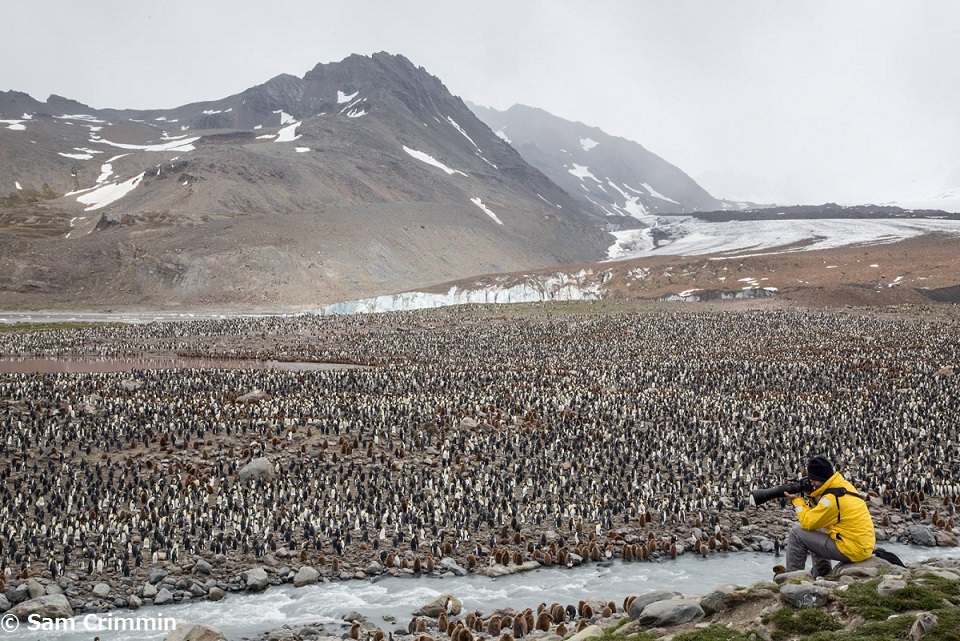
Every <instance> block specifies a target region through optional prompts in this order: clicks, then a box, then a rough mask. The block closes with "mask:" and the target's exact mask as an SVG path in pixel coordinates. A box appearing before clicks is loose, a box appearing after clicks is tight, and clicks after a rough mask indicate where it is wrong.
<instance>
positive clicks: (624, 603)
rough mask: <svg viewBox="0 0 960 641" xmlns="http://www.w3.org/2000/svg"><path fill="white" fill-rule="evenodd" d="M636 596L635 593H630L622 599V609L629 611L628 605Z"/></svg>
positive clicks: (631, 603)
mask: <svg viewBox="0 0 960 641" xmlns="http://www.w3.org/2000/svg"><path fill="white" fill-rule="evenodd" d="M636 598H637V595H636V594H631V595H630V596H628V597H627V598H626V599H624V600H623V611H624V612H629V611H630V606H631V605H633V602H634V601H635V600H636Z"/></svg>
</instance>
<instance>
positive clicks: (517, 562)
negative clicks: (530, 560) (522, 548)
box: [513, 552, 523, 565]
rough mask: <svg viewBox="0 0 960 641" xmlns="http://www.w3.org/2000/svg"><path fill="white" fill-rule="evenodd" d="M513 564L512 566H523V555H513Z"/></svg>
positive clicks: (517, 553)
mask: <svg viewBox="0 0 960 641" xmlns="http://www.w3.org/2000/svg"><path fill="white" fill-rule="evenodd" d="M513 564H514V565H523V555H522V554H520V553H519V552H514V553H513Z"/></svg>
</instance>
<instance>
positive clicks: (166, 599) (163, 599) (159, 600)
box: [153, 588, 173, 605]
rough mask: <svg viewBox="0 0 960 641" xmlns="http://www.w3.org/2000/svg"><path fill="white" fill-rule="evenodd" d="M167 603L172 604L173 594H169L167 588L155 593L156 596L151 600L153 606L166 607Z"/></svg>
mask: <svg viewBox="0 0 960 641" xmlns="http://www.w3.org/2000/svg"><path fill="white" fill-rule="evenodd" d="M168 603H173V593H172V592H170V590H168V589H167V588H163V589H162V590H160V591H159V592H157V596H155V597H154V598H153V604H154V605H166V604H168Z"/></svg>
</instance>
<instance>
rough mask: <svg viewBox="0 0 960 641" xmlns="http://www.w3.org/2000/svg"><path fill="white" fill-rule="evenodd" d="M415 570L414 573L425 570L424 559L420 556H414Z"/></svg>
mask: <svg viewBox="0 0 960 641" xmlns="http://www.w3.org/2000/svg"><path fill="white" fill-rule="evenodd" d="M413 572H414V574H420V573H421V572H423V561H421V560H420V557H419V556H415V557H413Z"/></svg>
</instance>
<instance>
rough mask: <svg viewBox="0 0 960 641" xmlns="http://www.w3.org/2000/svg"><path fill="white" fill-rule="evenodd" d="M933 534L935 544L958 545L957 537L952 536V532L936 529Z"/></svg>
mask: <svg viewBox="0 0 960 641" xmlns="http://www.w3.org/2000/svg"><path fill="white" fill-rule="evenodd" d="M933 536H934V538H935V539H936V540H937V545H938V546H940V547H942V548H955V547H957V545H958V542H957V537H956V536H954V534H953V532H948V531H946V530H937V531H936V532H934V533H933Z"/></svg>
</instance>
